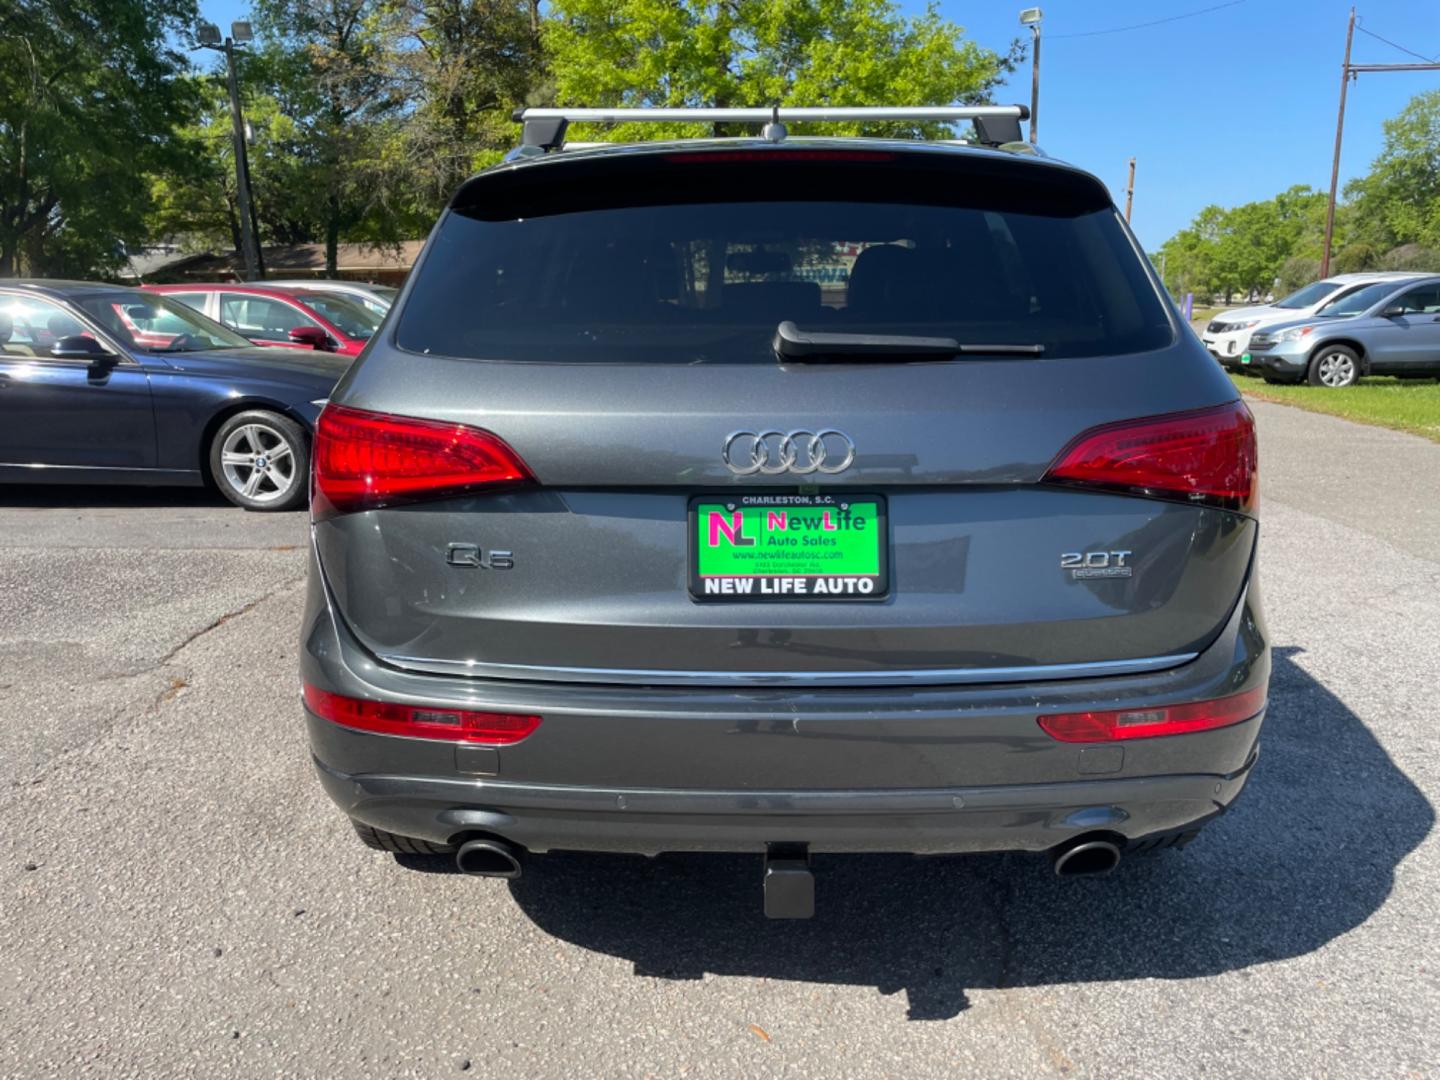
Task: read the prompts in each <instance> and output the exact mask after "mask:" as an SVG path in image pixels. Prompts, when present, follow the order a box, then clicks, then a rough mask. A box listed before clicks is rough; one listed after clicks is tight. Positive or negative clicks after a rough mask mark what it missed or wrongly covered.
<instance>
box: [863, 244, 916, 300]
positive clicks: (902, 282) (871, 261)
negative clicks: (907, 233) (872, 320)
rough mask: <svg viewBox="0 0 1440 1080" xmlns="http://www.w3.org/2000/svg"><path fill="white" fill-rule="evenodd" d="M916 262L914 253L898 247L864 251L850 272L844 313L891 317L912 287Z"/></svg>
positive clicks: (887, 246)
mask: <svg viewBox="0 0 1440 1080" xmlns="http://www.w3.org/2000/svg"><path fill="white" fill-rule="evenodd" d="M916 262H917V260H916V254H915V252H914V251H913V250H912V249H911V248H907V247H901V246H900V245H898V244H878V245H876V246H875V247H868V248H866V249H865V250H864V251H862V252H861V253H860V254H859V256H857V257H856V259H855V265H854V267H853V268H852V269H851V271H850V284H849V288H848V290H847V291H846V297H845V307H846V310H847V311H849V312H851V313H852V314H856V315H875V316H879V315H883V314H886V313H893V312H894V311H895V309H896V308H897V306H898V305H899V304H900V303H901V301H902V300H903V299H904V294H905V292H906V291H907V290H908V289H909V288H910V287H911V286H912V284H913V283H914V279H915V277H916V273H917V270H918V267H917V266H916Z"/></svg>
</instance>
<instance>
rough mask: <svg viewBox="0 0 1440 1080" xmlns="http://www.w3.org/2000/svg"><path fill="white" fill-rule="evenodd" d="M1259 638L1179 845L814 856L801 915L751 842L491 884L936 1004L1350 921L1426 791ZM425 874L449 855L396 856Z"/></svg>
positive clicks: (1209, 970) (539, 919) (658, 959)
mask: <svg viewBox="0 0 1440 1080" xmlns="http://www.w3.org/2000/svg"><path fill="white" fill-rule="evenodd" d="M1299 651H1300V650H1298V649H1293V648H1291V649H1277V650H1276V651H1275V655H1274V675H1273V679H1272V682H1271V699H1270V711H1269V715H1268V717H1267V720H1266V724H1265V729H1264V735H1263V737H1262V740H1261V742H1262V747H1263V753H1262V755H1261V758H1260V761H1259V763H1258V765H1257V766H1256V771H1255V774H1254V775H1253V777H1252V778H1251V780H1250V783H1249V785H1248V787H1247V789H1246V790H1245V792H1244V793H1243V794H1242V796H1241V798H1240V800H1239V801H1238V802H1237V803H1236V805H1235V809H1234V810H1233V811H1232V812H1231V813H1229V814H1228V815H1226V816H1224V817H1222V818H1220V819H1218V820H1217V821H1215V822H1213V823H1212V824H1211V825H1210V826H1208V827H1207V828H1206V829H1205V830H1204V832H1203V833H1202V834H1201V836H1200V838H1199V839H1198V840H1197V841H1196V842H1195V843H1193V844H1192V845H1191V846H1190V847H1189V848H1187V849H1185V850H1184V851H1165V852H1161V853H1160V854H1158V855H1152V856H1141V857H1137V858H1135V859H1133V860H1129V861H1127V862H1125V863H1123V864H1122V865H1121V867H1120V868H1119V870H1117V871H1116V872H1115V874H1113V875H1112V876H1111V877H1109V878H1104V879H1064V880H1062V879H1059V878H1056V877H1055V876H1054V874H1053V873H1052V872H1051V871H1050V868H1049V864H1048V861H1047V860H1045V859H1043V858H1041V857H1039V856H1035V855H983V856H965V857H944V858H924V859H917V858H911V857H905V856H893V857H892V856H828V857H826V856H822V857H817V858H816V860H815V871H816V894H817V895H816V905H817V913H816V917H815V918H814V919H811V920H809V921H805V922H772V921H769V920H767V919H765V918H764V917H763V915H762V914H761V910H760V900H761V895H760V894H761V890H760V860H759V858H758V857H756V856H753V855H750V856H729V855H724V856H715V855H700V856H691V855H675V856H664V857H661V858H658V859H653V860H651V859H640V858H626V857H622V856H605V855H593V854H579V853H556V854H551V855H547V856H544V857H539V858H533V859H531V860H530V863H529V866H528V868H527V871H526V873H525V876H524V877H522V878H520V879H519V880H517V881H513V882H511V883H510V885H509V888H510V892H511V895H512V896H513V898H514V900H515V902H516V903H517V904H518V905H519V907H520V908H521V910H522V911H524V913H525V914H526V915H527V916H528V917H529V918H530V919H532V920H533V921H534V922H535V923H536V924H537V925H538V926H539V927H541V928H542V929H543V930H545V931H547V932H548V933H551V934H553V935H555V936H556V937H559V938H562V939H564V940H565V941H569V942H572V943H574V944H576V945H579V946H581V947H583V948H587V949H593V950H595V951H597V952H602V953H608V954H611V955H614V956H619V957H624V958H626V959H628V960H630V961H631V962H633V964H634V969H635V974H636V975H644V976H651V977H661V978H669V979H699V978H701V977H703V976H704V975H706V974H719V975H744V976H758V977H763V978H768V979H787V980H798V981H802V982H818V983H844V984H855V985H865V986H874V987H876V988H878V989H879V990H880V991H881V992H882V993H886V994H889V993H895V992H898V991H901V990H904V991H905V992H906V994H907V995H908V1004H909V1012H908V1015H909V1018H910V1019H912V1020H940V1019H947V1018H950V1017H953V1016H955V1015H957V1014H958V1013H960V1012H961V1011H963V1010H964V1009H965V1008H966V1007H967V1006H968V1004H969V1002H968V998H967V992H968V991H970V990H972V989H977V988H1000V987H1014V986H1044V985H1050V984H1055V983H1074V982H1089V981H1096V980H1125V979H1155V978H1158V979H1184V978H1192V977H1196V976H1207V975H1216V974H1220V973H1223V972H1228V971H1236V970H1240V969H1244V968H1247V967H1250V966H1252V965H1255V964H1262V963H1266V962H1269V961H1273V960H1282V959H1285V958H1288V957H1294V956H1300V955H1303V954H1305V953H1309V952H1311V951H1313V950H1315V949H1318V948H1319V947H1320V946H1322V945H1324V944H1325V943H1326V942H1328V941H1331V940H1332V939H1334V938H1336V937H1337V936H1339V935H1341V934H1343V933H1345V932H1346V931H1348V930H1351V929H1353V928H1354V927H1356V926H1358V925H1360V924H1361V923H1363V922H1364V921H1365V920H1366V919H1367V918H1368V917H1369V916H1370V915H1371V914H1372V913H1374V912H1375V911H1376V910H1378V909H1379V908H1380V906H1381V905H1382V904H1383V903H1384V902H1385V899H1386V897H1388V896H1389V894H1390V890H1391V887H1392V884H1393V881H1394V874H1395V868H1396V866H1397V865H1398V864H1399V862H1400V861H1401V860H1402V859H1403V858H1404V857H1405V856H1406V855H1407V854H1408V853H1409V852H1410V851H1412V850H1414V848H1415V847H1416V846H1417V845H1418V844H1419V843H1420V842H1421V841H1422V840H1423V839H1424V838H1425V836H1426V835H1427V834H1428V833H1429V831H1430V829H1431V826H1432V825H1433V824H1434V820H1435V814H1434V810H1433V808H1432V807H1431V805H1430V803H1429V802H1428V801H1427V800H1426V798H1425V797H1424V795H1423V794H1422V793H1421V792H1420V790H1419V789H1418V788H1417V787H1416V786H1415V785H1414V784H1413V783H1411V781H1410V780H1409V778H1408V777H1407V776H1406V775H1405V774H1404V773H1403V772H1402V771H1401V770H1400V769H1399V768H1397V767H1396V765H1395V763H1394V762H1392V761H1391V759H1390V757H1389V755H1387V754H1386V752H1385V751H1384V750H1383V749H1382V748H1381V746H1380V744H1379V743H1378V742H1377V741H1376V739H1375V737H1374V736H1373V735H1372V734H1371V732H1370V730H1369V729H1368V728H1367V727H1366V726H1365V724H1364V723H1362V722H1361V720H1360V719H1359V717H1357V716H1356V715H1355V713H1353V712H1352V711H1351V710H1350V709H1349V708H1347V707H1346V706H1345V704H1344V702H1343V701H1341V700H1340V699H1339V698H1337V697H1336V696H1335V695H1334V694H1332V693H1331V692H1330V691H1328V690H1327V689H1325V687H1324V686H1322V685H1321V684H1320V683H1318V682H1316V681H1315V680H1314V679H1313V678H1311V677H1310V676H1309V675H1308V674H1306V673H1305V672H1304V671H1303V670H1302V669H1301V668H1300V667H1298V666H1297V665H1296V664H1295V663H1294V659H1293V658H1294V656H1295V655H1296V654H1297V653H1298V652H1299ZM405 862H406V865H410V866H413V867H414V868H416V869H426V870H431V871H435V872H440V871H444V870H447V869H449V867H450V864H449V862H448V860H434V859H429V860H417V859H407V860H405Z"/></svg>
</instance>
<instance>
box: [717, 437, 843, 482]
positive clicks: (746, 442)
mask: <svg viewBox="0 0 1440 1080" xmlns="http://www.w3.org/2000/svg"><path fill="white" fill-rule="evenodd" d="M720 459H721V460H722V461H724V462H725V467H726V468H727V469H729V470H730V471H731V472H732V473H734V474H735V475H736V476H754V475H755V474H756V473H759V474H761V475H762V476H778V475H779V474H780V473H783V472H789V473H794V474H796V475H797V476H809V475H810V474H811V473H817V472H818V473H829V474H832V475H833V474H834V473H838V472H844V471H845V470H846V469H848V468H849V467H850V465H851V463H853V462H854V460H855V444H854V443H853V442H851V441H850V436H849V435H846V434H845V433H844V432H843V431H836V430H835V429H833V428H827V429H826V430H824V431H818V432H816V431H790V432H785V431H736V432H734V433H733V434H731V435H730V436H729V437H728V438H727V439H726V440H725V445H724V446H723V447H722V448H721V450H720Z"/></svg>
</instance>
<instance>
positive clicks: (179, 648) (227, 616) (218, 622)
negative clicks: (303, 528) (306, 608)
mask: <svg viewBox="0 0 1440 1080" xmlns="http://www.w3.org/2000/svg"><path fill="white" fill-rule="evenodd" d="M304 581H305V575H304V574H301V575H300V576H299V577H293V578H287V579H286V580H285V581H283V582H281V583H280V584H279V585H277V586H276V587H275V588H273V589H271V590H270V591H269V592H267V593H265V594H264V595H263V596H257V597H256V598H255V599H254V600H251V601H249V602H248V603H246V604H244V605H242V606H240V607H238V608H236V609H235V610H234V611H227V612H225V613H224V614H223V615H221V616H219V617H218V618H216V619H215V620H214V621H212V622H211V623H209V624H208V625H206V626H202V627H201V628H200V629H199V630H196V631H195V632H194V633H192V634H190V635H189V636H187V637H186V638H185V639H184V640H183V641H181V642H180V644H178V645H176V646H175V647H174V648H173V649H171V650H170V651H169V652H167V653H166V654H165V655H164V656H162V657H160V658H159V659H158V660H156V661H155V663H153V664H151V665H150V666H149V667H148V668H146V669H145V670H144V671H142V672H138V674H142V675H143V674H148V673H149V672H151V671H154V670H155V669H156V668H158V667H163V666H164V665H166V664H168V663H170V662H171V661H172V660H174V659H175V657H176V656H178V655H179V654H180V653H181V652H183V651H184V650H185V649H186V648H187V647H189V646H190V645H193V644H194V643H195V642H197V641H199V640H200V639H201V638H202V637H204V636H205V635H206V634H208V633H210V632H211V631H212V630H218V629H219V628H220V627H222V626H224V625H225V624H226V623H227V622H229V621H230V620H231V619H235V618H239V617H240V616H241V615H245V614H247V613H249V612H251V611H254V610H255V609H256V608H257V607H259V606H260V605H261V604H263V603H265V601H267V600H271V599H274V598H275V597H276V596H279V595H280V594H281V593H283V592H286V591H287V590H289V589H292V588H294V587H295V586H296V585H301V584H304Z"/></svg>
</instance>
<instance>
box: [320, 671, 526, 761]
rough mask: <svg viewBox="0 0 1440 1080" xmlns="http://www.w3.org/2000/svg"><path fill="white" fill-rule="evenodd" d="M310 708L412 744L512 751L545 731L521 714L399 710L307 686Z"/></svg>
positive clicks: (405, 707)
mask: <svg viewBox="0 0 1440 1080" xmlns="http://www.w3.org/2000/svg"><path fill="white" fill-rule="evenodd" d="M305 704H306V705H307V706H308V707H309V709H310V711H311V712H313V713H314V714H315V715H316V716H318V717H320V718H321V719H322V720H330V721H333V722H334V723H336V724H339V725H341V726H342V727H348V728H354V729H356V730H357V731H373V732H376V733H377V734H380V735H406V736H409V737H410V738H413V739H439V740H442V741H445V742H466V743H485V744H487V745H489V746H509V745H511V744H513V743H518V742H519V741H520V740H521V739H524V738H526V737H527V736H529V735H530V734H531V733H533V732H534V730H535V729H536V728H538V727H539V726H540V717H538V716H527V715H524V714H522V713H496V712H479V711H477V710H475V709H449V708H436V707H433V706H416V705H400V704H398V703H396V702H393V701H371V700H368V699H365V698H352V697H345V696H344V695H341V694H332V693H330V692H329V691H328V690H321V689H319V688H318V687H314V686H311V685H310V684H309V683H306V684H305Z"/></svg>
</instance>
